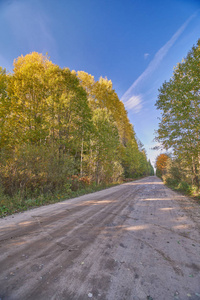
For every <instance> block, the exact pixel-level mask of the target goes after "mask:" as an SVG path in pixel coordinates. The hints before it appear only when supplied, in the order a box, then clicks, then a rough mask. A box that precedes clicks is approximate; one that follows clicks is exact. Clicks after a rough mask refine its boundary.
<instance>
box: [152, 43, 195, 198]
mask: <svg viewBox="0 0 200 300" xmlns="http://www.w3.org/2000/svg"><path fill="white" fill-rule="evenodd" d="M156 107H157V108H158V109H159V110H161V119H160V123H159V128H158V130H157V138H156V139H157V141H158V142H160V144H161V146H162V147H163V148H164V149H165V150H166V151H167V152H166V153H165V154H164V153H163V154H161V155H159V156H158V157H157V161H156V169H157V172H156V173H157V175H158V176H159V177H161V178H162V179H163V180H164V182H165V183H167V184H168V185H169V186H171V187H175V188H176V189H178V190H180V191H184V192H186V193H188V194H191V195H196V196H198V195H199V188H200V40H199V41H198V42H197V45H195V46H193V47H192V49H191V50H190V51H189V53H188V54H187V57H186V58H185V59H183V61H182V62H181V63H179V64H177V66H176V68H175V69H174V73H173V76H172V77H171V79H170V80H169V81H168V82H164V83H163V85H162V87H161V88H160V90H159V96H158V100H157V102H156ZM199 196H200V195H199Z"/></svg>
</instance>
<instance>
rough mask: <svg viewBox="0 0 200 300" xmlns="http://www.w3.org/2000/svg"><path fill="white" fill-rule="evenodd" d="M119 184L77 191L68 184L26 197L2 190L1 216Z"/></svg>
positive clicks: (0, 197) (0, 196)
mask: <svg viewBox="0 0 200 300" xmlns="http://www.w3.org/2000/svg"><path fill="white" fill-rule="evenodd" d="M117 184H119V183H113V184H100V185H95V184H92V185H90V186H87V187H85V188H81V189H78V190H76V191H72V190H71V189H70V188H69V187H68V186H66V187H64V189H63V190H59V191H55V192H47V193H41V194H40V195H38V196H31V195H30V196H29V197H26V198H24V197H23V195H20V193H18V194H15V195H14V196H12V197H11V196H9V195H5V194H4V193H3V192H0V217H1V218H2V217H6V216H8V215H11V214H14V213H19V212H23V211H26V210H28V209H31V208H35V207H39V206H42V205H48V204H53V203H57V202H60V201H63V200H67V199H70V198H75V197H78V196H81V195H85V194H89V193H93V192H96V191H100V190H103V189H106V188H109V187H112V186H115V185H117Z"/></svg>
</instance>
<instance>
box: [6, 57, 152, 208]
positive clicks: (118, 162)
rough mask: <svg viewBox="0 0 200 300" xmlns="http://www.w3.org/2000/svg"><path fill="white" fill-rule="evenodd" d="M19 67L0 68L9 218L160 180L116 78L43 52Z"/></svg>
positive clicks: (19, 62) (16, 63)
mask: <svg viewBox="0 0 200 300" xmlns="http://www.w3.org/2000/svg"><path fill="white" fill-rule="evenodd" d="M13 65H14V68H13V72H12V73H7V72H6V70H5V69H3V68H0V199H1V200H0V201H1V205H0V206H1V212H2V214H6V213H7V212H9V211H10V212H11V211H12V212H13V211H18V210H21V209H23V208H25V207H29V206H30V207H31V206H37V205H40V204H43V203H44V202H46V201H50V199H53V198H56V199H57V201H58V200H59V199H62V198H63V197H66V195H67V194H69V195H71V192H76V191H80V190H84V189H87V188H89V187H92V186H96V187H98V186H100V185H103V184H104V185H105V184H107V185H109V184H114V183H117V182H122V181H127V180H132V179H135V178H139V177H143V176H147V175H153V174H154V170H153V167H152V165H151V163H150V160H147V156H146V152H145V149H144V147H143V145H142V143H141V142H140V141H139V140H138V139H137V137H136V134H135V132H134V128H133V125H132V124H131V123H130V121H129V119H128V116H127V112H126V110H125V107H124V105H123V103H122V101H120V100H119V98H118V95H117V94H116V92H115V90H114V89H113V85H112V82H111V80H108V79H107V78H102V77H100V79H99V80H98V81H95V79H94V77H93V76H92V75H90V74H87V73H86V72H84V71H78V72H76V71H70V70H69V69H68V68H60V67H59V66H58V65H56V64H54V63H52V62H51V61H50V59H49V58H48V56H47V55H45V56H44V55H42V54H39V53H37V52H33V53H30V54H27V55H25V56H23V55H22V56H20V57H18V58H17V59H15V60H14V63H13ZM47 199H48V200H47Z"/></svg>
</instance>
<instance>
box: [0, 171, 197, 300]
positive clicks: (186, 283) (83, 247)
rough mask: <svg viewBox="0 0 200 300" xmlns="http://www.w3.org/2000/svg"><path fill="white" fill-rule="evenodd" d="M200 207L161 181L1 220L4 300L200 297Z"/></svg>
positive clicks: (147, 180)
mask: <svg viewBox="0 0 200 300" xmlns="http://www.w3.org/2000/svg"><path fill="white" fill-rule="evenodd" d="M199 225H200V207H199V206H198V205H197V204H195V203H194V202H193V201H189V199H187V198H185V197H183V196H181V195H179V194H176V193H175V192H173V191H171V190H170V189H168V188H166V187H165V186H164V185H163V183H162V182H161V181H160V180H159V179H158V178H157V177H147V178H144V179H141V180H138V181H135V182H133V183H127V184H123V185H120V186H116V187H113V188H110V189H107V190H104V191H101V192H97V193H93V194H90V195H85V196H82V197H79V198H76V199H72V200H68V201H65V202H60V203H57V204H54V205H49V206H45V207H41V208H37V209H34V210H30V211H28V212H25V213H22V214H16V215H14V216H10V217H7V218H5V219H1V220H0V299H1V300H3V299H20V300H23V299H26V300H27V299H34V300H39V299H45V300H48V299H55V300H56V299H66V300H71V299H73V300H86V299H97V300H98V299H99V300H100V299H101V300H129V299H132V300H143V299H144V300H146V299H147V300H152V299H153V300H165V299H166V300H170V299H180V300H184V299H191V300H194V299H200V228H199Z"/></svg>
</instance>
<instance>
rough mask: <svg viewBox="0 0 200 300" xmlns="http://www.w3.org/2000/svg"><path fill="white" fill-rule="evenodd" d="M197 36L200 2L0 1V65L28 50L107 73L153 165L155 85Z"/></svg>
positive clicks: (167, 75)
mask: <svg viewBox="0 0 200 300" xmlns="http://www.w3.org/2000/svg"><path fill="white" fill-rule="evenodd" d="M199 38H200V0H162V1H160V0H151V1H150V0H101V1H98V0H73V1H72V0H71V1H69V0H58V1H55V0H0V66H2V67H3V68H6V69H7V70H8V71H12V64H13V60H14V59H15V58H17V57H18V56H20V55H21V54H23V55H26V54H27V53H30V52H32V51H37V52H40V53H43V54H46V52H48V55H49V56H50V58H51V60H52V61H53V62H54V63H56V64H58V65H59V66H60V67H69V68H70V69H71V70H76V71H78V70H83V71H86V72H88V73H90V74H92V75H93V76H94V77H95V79H96V80H98V79H99V77H100V76H103V77H105V76H107V78H108V79H111V80H112V82H113V87H114V89H115V90H116V92H117V94H118V96H119V98H120V99H121V100H122V101H123V102H124V104H125V107H126V109H127V111H128V116H129V119H130V121H131V123H132V124H133V125H134V129H135V132H136V134H137V136H138V138H139V139H140V140H141V141H142V143H143V144H144V146H145V149H146V151H147V155H148V158H150V159H151V161H152V163H154V161H155V157H156V156H157V155H158V154H159V152H157V151H155V150H151V148H152V147H154V146H155V145H156V143H154V142H153V139H154V131H155V130H156V129H157V128H158V117H159V112H158V111H157V110H156V109H155V106H154V105H155V102H156V99H157V95H158V88H159V87H160V86H161V85H162V83H163V82H164V81H165V80H169V78H170V77H171V76H172V73H173V67H174V66H175V65H176V64H177V63H178V62H181V60H182V58H184V57H185V56H186V55H187V52H188V51H189V50H190V49H191V47H192V46H193V45H195V44H196V42H197V40H198V39H199Z"/></svg>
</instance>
